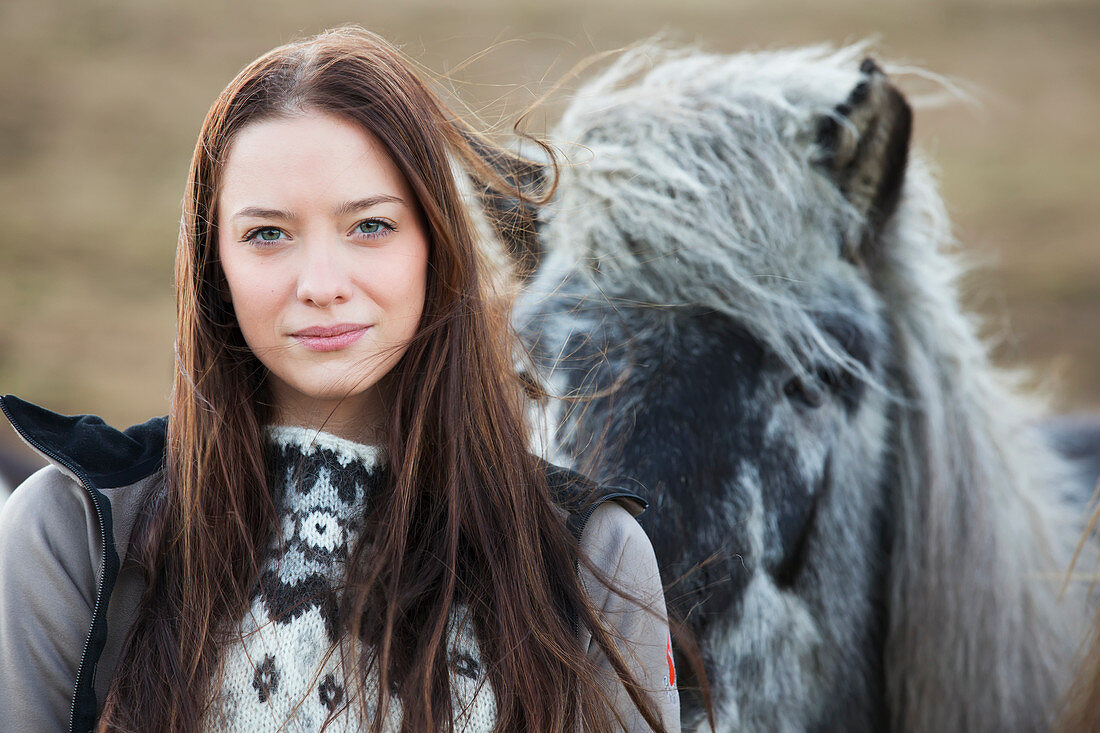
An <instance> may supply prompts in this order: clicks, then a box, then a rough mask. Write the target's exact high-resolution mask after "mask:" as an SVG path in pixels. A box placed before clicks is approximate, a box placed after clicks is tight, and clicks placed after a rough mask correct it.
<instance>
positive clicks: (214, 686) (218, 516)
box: [0, 28, 679, 731]
mask: <svg viewBox="0 0 1100 733" xmlns="http://www.w3.org/2000/svg"><path fill="white" fill-rule="evenodd" d="M467 139H468V132H467V131H465V130H464V129H463V128H462V127H461V125H460V123H458V122H457V121H456V120H455V119H454V118H453V117H452V116H451V115H450V114H449V112H448V111H447V109H446V108H445V107H444V106H443V105H442V104H441V103H440V102H439V100H438V99H437V98H436V97H434V96H433V94H432V93H431V92H430V91H429V90H428V89H427V87H426V86H425V85H424V84H423V83H422V82H421V81H420V80H418V79H417V77H416V76H415V74H413V73H412V72H411V71H410V66H409V64H408V62H407V61H405V60H404V59H403V58H402V57H401V56H400V55H399V54H398V53H397V52H396V51H395V50H394V49H393V48H392V47H390V46H389V45H387V44H386V43H385V42H383V41H382V40H381V39H379V38H378V37H377V36H374V35H372V34H370V33H368V32H366V31H363V30H361V29H354V28H349V29H341V30H337V31H330V32H326V33H323V34H321V35H319V36H317V37H315V38H311V39H307V40H305V41H301V42H298V43H293V44H290V45H287V46H283V47H281V48H277V49H275V50H273V51H271V52H270V53H268V54H266V55H264V56H262V57H261V58H259V59H257V60H256V61H255V62H253V63H252V64H251V65H249V66H248V67H247V68H246V69H244V70H243V71H242V72H241V73H240V74H239V75H238V76H237V78H236V79H234V80H233V81H232V82H231V83H230V85H229V86H228V87H227V88H226V89H225V91H224V92H223V93H222V94H221V95H220V96H219V98H218V99H217V101H216V102H215V103H214V106H213V107H212V108H211V110H210V112H209V113H208V115H207V118H206V120H205V122H204V123H203V127H202V131H201V133H200V135H199V140H198V144H197V146H196V148H195V155H194V158H193V161H192V165H191V172H190V176H189V179H188V184H187V194H186V200H185V211H184V218H183V222H182V226H181V232H180V240H179V248H178V251H177V259H176V288H177V314H178V332H177V341H176V347H177V350H178V356H177V360H176V376H175V385H174V390H173V395H172V406H171V412H170V414H169V415H168V417H167V419H166V420H165V419H156V420H151V421H149V422H147V423H145V424H143V425H139V426H134V427H133V428H130V429H129V430H127V431H125V432H118V431H115V430H113V429H111V428H109V427H107V426H105V425H103V423H102V422H101V421H99V420H98V419H97V418H94V417H90V416H83V417H63V416H60V415H55V414H53V413H50V412H47V411H45V410H43V409H41V408H37V407H35V406H33V405H30V404H28V403H25V402H22V401H20V400H18V399H15V398H12V397H6V398H3V401H2V406H3V410H4V412H5V414H6V415H7V416H8V417H9V419H10V420H11V421H12V423H13V424H14V425H15V427H16V429H17V430H18V431H19V433H20V435H21V436H22V437H23V438H24V439H25V440H26V441H27V442H28V443H29V444H30V445H31V446H32V447H34V448H36V449H37V450H39V451H40V452H41V453H42V454H43V455H44V456H45V457H46V458H48V459H49V460H50V461H51V463H52V464H53V465H52V466H51V467H50V468H47V469H44V470H43V471H40V472H39V473H37V474H35V475H34V476H33V477H32V478H31V479H29V480H28V481H27V482H26V483H25V484H24V485H23V486H22V487H21V488H19V489H18V490H17V491H16V492H15V493H14V495H13V497H12V498H11V499H10V501H9V502H8V505H7V506H6V507H5V510H4V513H3V515H0V689H2V690H3V695H0V720H3V721H4V726H5V727H10V728H12V729H13V730H21V731H31V730H50V731H54V730H62V729H65V728H66V727H68V729H70V730H80V731H83V730H92V729H96V730H112V731H113V730H126V731H137V730H142V731H145V730H156V731H168V730H171V731H202V730H240V731H261V730H320V729H322V728H324V729H327V730H364V729H369V730H375V731H380V730H398V729H400V730H406V731H426V730H437V729H443V730H450V729H455V730H499V731H521V730H529V731H559V730H570V731H572V730H578V729H580V730H585V731H589V730H618V729H624V728H625V729H627V730H648V729H653V730H678V729H679V722H678V702H677V697H676V690H675V672H674V670H673V669H672V667H671V653H670V646H669V641H668V626H667V623H666V620H665V615H664V613H665V609H664V602H663V598H662V596H661V585H660V579H659V577H658V573H657V567H656V562H655V560H654V557H653V551H652V548H651V547H650V544H649V542H648V540H647V539H646V537H645V535H644V534H643V533H642V531H641V530H640V528H639V526H638V524H637V523H636V522H635V521H634V519H633V516H632V513H636V512H637V511H639V510H640V508H641V500H640V499H638V498H637V497H634V496H632V495H630V494H627V493H625V492H616V491H612V490H608V489H606V488H601V487H595V486H591V485H589V484H587V483H586V482H584V481H583V479H581V478H580V477H578V476H576V475H573V474H570V473H568V472H565V471H562V470H560V469H554V468H553V467H550V466H548V465H546V464H543V463H541V462H540V461H539V460H537V459H536V458H534V457H533V456H531V455H530V454H529V453H528V452H527V435H526V432H525V428H524V425H523V422H522V418H521V413H522V410H521V408H522V404H521V397H520V392H519V388H518V385H517V384H516V383H515V380H514V379H513V377H512V376H511V373H510V361H511V359H510V348H511V344H510V342H509V340H508V338H507V333H508V331H507V320H506V315H507V314H506V312H505V309H504V308H503V307H502V306H501V304H500V303H498V302H497V301H496V299H494V298H490V297H488V296H487V294H486V286H485V282H486V275H485V273H484V271H483V269H482V266H481V264H480V262H479V255H478V252H477V249H476V247H475V240H474V233H473V230H472V227H471V223H470V219H469V217H468V214H467V212H466V210H465V209H464V206H463V203H462V200H461V199H460V196H459V193H458V191H457V189H456V182H455V179H454V174H453V172H452V167H451V165H452V161H459V162H462V163H465V164H466V165H467V166H468V167H469V168H471V169H472V170H473V171H474V172H475V173H477V174H478V175H480V176H481V177H482V178H484V179H492V173H491V172H490V171H488V170H486V169H485V168H484V164H483V163H481V162H480V159H479V158H478V156H476V155H475V154H474V153H473V152H472V151H471V148H470V147H469V146H468V144H467V142H466V140H467Z"/></svg>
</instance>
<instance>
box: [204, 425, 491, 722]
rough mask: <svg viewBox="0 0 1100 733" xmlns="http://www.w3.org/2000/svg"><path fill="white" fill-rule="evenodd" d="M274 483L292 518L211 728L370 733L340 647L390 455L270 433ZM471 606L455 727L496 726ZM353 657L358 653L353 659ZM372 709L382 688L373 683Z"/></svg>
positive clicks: (459, 636) (454, 677) (318, 437)
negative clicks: (349, 591) (343, 589)
mask: <svg viewBox="0 0 1100 733" xmlns="http://www.w3.org/2000/svg"><path fill="white" fill-rule="evenodd" d="M268 436H269V439H270V442H271V444H272V449H273V450H272V460H271V466H270V471H271V475H272V476H273V485H272V487H271V491H272V495H273V497H274V498H275V501H276V505H277V507H278V509H279V513H280V517H281V520H282V536H281V538H280V537H275V538H273V540H272V545H271V547H270V548H269V555H268V559H267V561H266V565H265V568H264V571H263V573H262V576H261V578H260V582H259V583H258V584H257V587H256V588H255V590H254V591H253V594H252V605H251V608H250V609H249V611H248V613H247V614H245V617H244V618H242V619H241V621H240V632H241V641H240V642H238V643H236V644H233V645H232V646H231V647H229V648H227V649H225V650H224V651H223V653H222V665H223V666H222V674H221V676H220V687H219V689H218V690H217V692H216V695H215V698H214V700H213V702H212V705H211V709H210V711H209V712H208V714H207V718H206V725H205V727H206V729H207V730H210V731H214V730H217V731H242V732H243V731H248V732H249V733H252V732H253V731H255V732H259V731H316V730H320V728H321V727H322V725H324V723H325V721H326V720H327V719H329V717H330V716H332V715H333V712H334V711H337V714H336V715H335V716H333V719H332V722H331V723H330V724H329V726H328V727H327V728H326V729H325V730H331V731H351V730H361V729H363V728H365V727H366V725H367V724H368V722H369V721H370V720H371V719H372V718H373V717H374V715H373V713H374V711H373V710H366V711H363V710H360V709H358V708H357V707H356V706H355V705H351V706H348V705H346V703H347V701H348V698H349V697H351V698H352V699H354V698H355V697H356V695H355V691H354V687H353V688H352V690H349V689H348V686H347V678H346V675H345V670H344V667H343V665H342V663H341V658H340V653H339V651H338V650H337V648H336V643H337V634H338V631H339V630H338V626H337V622H338V607H339V606H338V604H339V596H338V594H337V590H336V589H337V588H338V586H339V584H340V583H341V581H342V579H343V577H344V572H345V571H344V563H345V561H346V559H347V556H348V553H349V551H350V550H351V548H352V547H354V545H355V542H356V540H357V539H358V537H359V534H360V532H361V530H362V525H363V515H364V512H365V511H366V510H367V509H368V508H369V506H370V502H371V498H372V496H374V495H375V494H376V492H377V490H378V489H379V487H380V482H381V481H382V478H383V471H384V459H383V453H382V451H381V449H380V448H377V447H372V446H365V445H360V444H358V443H353V442H351V441H348V440H344V439H342V438H338V437H336V436H333V435H329V434H327V433H318V432H316V431H313V430H307V429H304V428H294V427H274V428H269V429H268ZM464 611H465V609H464V608H462V607H456V608H455V610H454V612H452V617H451V618H452V624H451V630H450V634H449V646H450V650H451V653H450V658H451V660H452V661H451V690H452V702H453V705H454V711H455V721H456V723H457V725H456V729H457V730H465V731H470V732H471V733H473V732H474V731H488V730H491V729H492V727H493V724H494V722H495V720H496V700H495V698H494V696H493V694H492V690H491V688H490V687H489V685H488V680H487V679H486V677H485V672H484V665H483V664H482V662H481V654H480V650H479V648H478V644H477V640H476V639H475V638H474V635H473V633H472V630H471V629H470V625H469V624H463V623H461V621H460V619H462V618H463V617H464V616H465V614H464ZM349 656H350V655H349ZM363 684H364V685H365V692H366V695H365V699H366V700H367V702H368V704H371V703H372V701H373V700H374V698H375V694H376V690H377V682H376V680H375V679H374V675H371V679H367V680H364V681H363ZM385 722H386V725H385V726H384V728H385V730H387V731H388V730H394V731H396V730H398V729H399V728H400V723H401V708H400V703H399V701H398V700H397V698H396V697H395V698H393V699H392V700H391V704H390V712H389V714H388V716H387V720H386V721H385Z"/></svg>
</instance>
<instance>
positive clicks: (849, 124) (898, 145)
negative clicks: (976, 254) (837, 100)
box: [817, 58, 913, 261]
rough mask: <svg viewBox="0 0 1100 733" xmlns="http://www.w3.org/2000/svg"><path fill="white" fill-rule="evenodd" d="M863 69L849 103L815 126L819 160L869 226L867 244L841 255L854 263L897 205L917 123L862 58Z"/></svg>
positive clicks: (905, 104) (892, 89)
mask: <svg viewBox="0 0 1100 733" xmlns="http://www.w3.org/2000/svg"><path fill="white" fill-rule="evenodd" d="M859 70H860V73H861V75H862V78H861V79H860V81H859V83H858V84H856V86H855V88H853V89H852V91H851V93H850V94H849V95H848V99H846V100H845V101H844V102H842V103H841V104H839V105H837V107H836V110H835V112H834V113H833V114H831V115H827V116H824V117H822V118H820V120H819V121H818V125H817V143H818V146H819V147H820V149H821V150H822V152H823V155H824V157H823V159H822V161H821V162H822V163H823V164H824V166H825V167H826V169H827V170H828V171H829V173H830V175H831V176H832V178H833V180H834V181H835V182H836V185H837V186H838V187H839V188H840V190H841V192H842V193H843V194H844V196H845V197H846V198H847V199H848V201H849V202H851V204H852V205H853V206H854V207H855V208H856V209H857V210H858V211H859V212H860V213H861V214H863V216H864V220H865V221H866V222H867V228H866V236H865V237H864V240H863V241H862V242H853V243H851V244H847V245H845V247H846V249H847V250H848V251H845V252H843V253H842V254H843V255H844V256H845V257H847V258H848V259H851V260H853V261H858V260H861V259H863V256H864V255H865V254H866V253H865V252H863V249H864V248H865V246H866V244H867V242H868V240H873V239H874V238H875V236H876V235H877V233H878V231H879V230H880V229H881V227H882V225H883V224H884V223H885V222H886V220H887V219H889V218H890V215H891V214H893V213H894V208H895V207H896V206H897V203H898V198H899V196H900V194H901V186H902V182H903V181H904V179H905V166H906V163H907V161H908V158H909V136H910V132H911V130H912V120H913V113H912V111H911V110H910V109H909V103H908V102H906V101H905V97H903V96H902V95H901V92H899V91H898V90H897V89H896V88H895V87H894V85H893V84H891V83H890V81H889V79H887V78H886V74H884V73H883V72H882V69H880V68H879V67H878V65H877V64H876V63H875V62H874V61H872V60H871V59H869V58H868V59H864V60H863V63H862V64H860V67H859Z"/></svg>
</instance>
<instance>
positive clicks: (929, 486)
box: [877, 161, 1085, 730]
mask: <svg viewBox="0 0 1100 733" xmlns="http://www.w3.org/2000/svg"><path fill="white" fill-rule="evenodd" d="M882 240H883V241H882V242H881V245H880V246H881V247H882V251H883V253H885V254H886V256H887V257H888V260H887V261H886V262H884V265H883V267H882V269H881V272H880V273H879V278H878V283H877V287H878V289H879V290H880V292H881V293H882V296H883V300H884V301H885V302H886V303H888V304H890V315H889V320H890V323H891V326H892V328H893V330H894V334H893V341H894V348H895V349H896V351H897V355H896V364H897V369H896V374H895V378H896V384H894V385H893V386H894V387H895V388H896V389H897V391H898V393H899V395H900V397H901V402H900V408H899V410H898V412H897V420H896V424H895V427H896V431H897V445H896V448H895V451H896V453H895V455H896V462H897V469H898V470H897V477H898V480H899V483H898V485H897V486H895V487H890V488H891V489H892V491H893V497H892V498H893V501H894V502H895V507H894V516H895V521H894V524H893V531H894V546H893V557H892V561H891V564H892V572H891V574H890V577H891V580H890V588H889V593H890V607H891V609H892V610H891V614H890V622H889V631H888V641H887V648H886V653H887V669H888V670H890V675H889V679H888V681H887V682H888V691H889V695H890V698H891V703H892V704H891V710H892V712H893V715H894V720H893V722H894V724H895V725H896V726H897V727H899V729H907V730H1006V729H1013V730H1035V729H1039V728H1043V727H1045V725H1046V724H1049V721H1048V720H1044V719H1042V718H1037V717H1036V716H1037V715H1041V714H1042V710H1043V706H1042V705H1036V701H1045V702H1046V703H1047V704H1048V705H1053V704H1054V703H1056V702H1057V700H1058V696H1059V694H1060V693H1061V691H1062V688H1063V684H1064V682H1065V680H1066V678H1067V676H1068V673H1069V671H1070V663H1071V660H1072V657H1073V654H1074V651H1075V649H1076V645H1077V643H1078V641H1079V639H1080V636H1079V635H1080V634H1081V633H1082V632H1083V630H1084V628H1085V613H1084V605H1083V603H1081V601H1080V597H1079V596H1080V594H1079V589H1077V588H1075V587H1074V586H1071V587H1070V589H1069V591H1068V592H1067V593H1066V594H1065V596H1064V597H1062V596H1061V595H1060V591H1061V589H1062V586H1063V581H1064V578H1065V573H1066V571H1067V570H1068V567H1069V562H1070V558H1071V556H1072V551H1073V548H1074V546H1075V544H1076V542H1077V539H1078V537H1079V534H1080V527H1081V517H1079V516H1077V514H1076V513H1075V512H1072V511H1071V510H1070V509H1068V505H1067V504H1065V503H1064V499H1065V497H1068V496H1069V495H1070V494H1071V493H1072V491H1071V478H1070V474H1069V472H1068V471H1067V470H1066V466H1065V465H1064V464H1063V463H1062V462H1061V460H1060V459H1058V458H1057V457H1056V456H1055V455H1054V454H1053V452H1052V451H1051V449H1050V448H1049V447H1048V446H1047V444H1046V442H1045V441H1044V439H1043V437H1042V436H1041V435H1040V434H1039V431H1038V430H1037V428H1036V424H1035V423H1036V418H1037V417H1038V416H1039V414H1040V413H1041V405H1040V404H1039V402H1038V401H1037V400H1035V399H1034V398H1030V397H1028V396H1026V395H1025V393H1024V391H1023V390H1022V389H1020V387H1019V386H1018V385H1019V382H1020V381H1021V380H1020V379H1018V378H1016V377H1014V375H1012V374H1011V373H1009V372H1006V371H1004V370H1002V369H999V368H997V367H995V366H994V365H992V364H991V363H990V361H989V349H988V348H987V346H986V345H985V344H984V343H983V342H982V340H981V339H980V338H979V337H978V335H977V334H978V327H977V324H976V322H975V320H974V319H973V318H972V317H969V316H967V315H966V314H965V313H963V311H962V310H961V308H960V306H959V296H958V286H957V282H958V278H959V275H960V274H961V273H962V271H963V269H962V267H961V265H960V264H959V262H958V256H957V255H956V254H955V253H953V252H952V251H951V248H950V246H949V245H950V242H951V238H950V232H949V226H948V222H947V216H946V213H945V212H944V207H943V202H942V200H941V199H940V197H939V195H938V193H937V191H936V189H935V186H934V184H933V182H932V178H931V176H930V175H929V174H928V172H927V170H926V167H925V166H924V165H922V164H921V163H920V162H919V161H916V162H915V164H913V165H911V167H910V170H909V173H908V176H907V179H906V184H905V192H904V195H903V198H902V201H901V205H900V206H899V208H898V211H897V212H896V214H895V216H894V217H893V219H892V221H891V223H890V226H889V228H888V229H887V230H886V231H885V232H884V233H883V237H882Z"/></svg>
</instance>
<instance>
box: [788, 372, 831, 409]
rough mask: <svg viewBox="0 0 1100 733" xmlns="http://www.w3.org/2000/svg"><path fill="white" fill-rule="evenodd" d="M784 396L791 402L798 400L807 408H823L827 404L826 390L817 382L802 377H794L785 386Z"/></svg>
mask: <svg viewBox="0 0 1100 733" xmlns="http://www.w3.org/2000/svg"><path fill="white" fill-rule="evenodd" d="M783 394H785V395H786V396H787V398H788V399H790V400H797V401H799V402H801V403H802V404H804V405H806V406H807V407H814V408H816V407H821V406H822V405H823V404H825V390H823V389H822V388H821V385H820V384H819V383H818V382H816V381H807V380H805V379H803V378H802V377H792V378H791V379H789V380H787V383H786V384H784V385H783Z"/></svg>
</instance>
